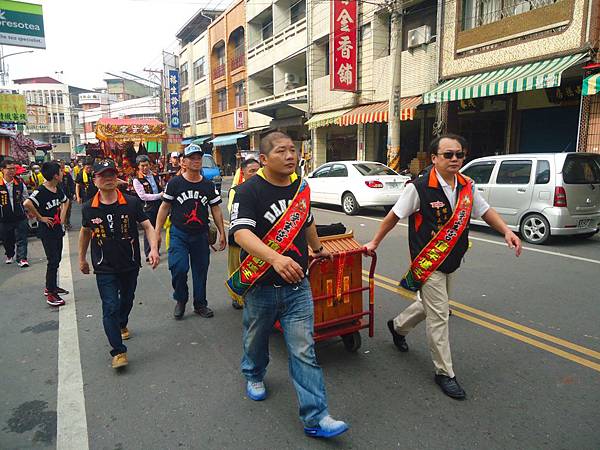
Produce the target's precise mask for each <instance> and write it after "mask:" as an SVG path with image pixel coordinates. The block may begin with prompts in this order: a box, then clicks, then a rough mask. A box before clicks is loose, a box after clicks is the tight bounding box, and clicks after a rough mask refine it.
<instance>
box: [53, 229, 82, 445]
mask: <svg viewBox="0 0 600 450" xmlns="http://www.w3.org/2000/svg"><path fill="white" fill-rule="evenodd" d="M63 244H64V246H63V253H62V260H61V263H60V286H61V287H62V288H64V289H66V290H67V291H69V292H70V293H71V294H70V295H67V296H66V305H65V306H61V307H60V311H59V322H58V323H59V325H58V395H57V397H58V398H57V408H56V409H57V435H56V449H57V450H88V449H89V443H88V429H87V418H86V414H85V397H84V395H83V375H82V372H81V358H80V354H79V336H78V333H77V315H76V313H75V292H73V275H72V272H71V255H70V247H69V233H67V234H66V236H65V238H64V242H63Z"/></svg>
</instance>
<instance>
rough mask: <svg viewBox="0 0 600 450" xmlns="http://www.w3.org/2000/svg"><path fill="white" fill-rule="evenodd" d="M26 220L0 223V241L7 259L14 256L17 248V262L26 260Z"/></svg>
mask: <svg viewBox="0 0 600 450" xmlns="http://www.w3.org/2000/svg"><path fill="white" fill-rule="evenodd" d="M28 229H29V227H28V224H27V219H23V220H17V221H15V222H0V239H2V244H3V245H4V252H5V253H6V257H7V258H12V257H13V256H15V244H16V247H17V261H21V260H24V259H27V231H28Z"/></svg>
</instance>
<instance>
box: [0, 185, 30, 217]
mask: <svg viewBox="0 0 600 450" xmlns="http://www.w3.org/2000/svg"><path fill="white" fill-rule="evenodd" d="M13 181H14V182H13V205H14V210H13V208H12V207H11V206H10V197H9V196H8V188H7V186H6V182H5V181H4V180H2V182H0V222H16V221H18V220H23V219H26V218H27V216H26V215H25V209H24V208H23V191H24V190H25V189H26V188H25V184H24V183H23V182H22V181H21V180H20V179H18V178H15V179H14V180H13Z"/></svg>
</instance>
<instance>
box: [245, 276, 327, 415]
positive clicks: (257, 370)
mask: <svg viewBox="0 0 600 450" xmlns="http://www.w3.org/2000/svg"><path fill="white" fill-rule="evenodd" d="M243 317H244V319H243V321H244V331H243V347H244V348H243V351H244V355H243V357H242V373H243V374H244V376H245V377H246V379H247V380H248V381H262V380H263V378H264V377H265V373H266V371H267V365H268V364H269V335H270V334H271V332H272V330H273V326H274V325H275V322H276V321H277V320H279V322H280V323H281V327H282V329H283V336H284V338H285V344H286V346H287V350H288V363H289V371H290V376H291V377H292V381H293V382H294V387H295V388H296V395H297V396H298V403H299V406H300V411H299V413H300V419H301V420H302V422H304V426H307V427H314V426H317V424H318V423H319V421H320V420H321V419H322V418H323V417H325V416H326V415H328V414H329V413H328V411H327V394H326V393H325V382H324V380H323V372H322V370H321V368H320V367H319V364H318V363H317V358H316V355H315V341H314V339H313V328H314V305H313V299H312V293H311V290H310V285H309V283H308V280H307V279H306V278H305V279H304V280H302V281H301V282H300V283H298V284H295V285H284V286H282V287H275V286H268V285H265V286H260V285H259V286H255V287H253V288H252V289H251V290H250V292H248V294H247V295H246V297H245V304H244V314H243Z"/></svg>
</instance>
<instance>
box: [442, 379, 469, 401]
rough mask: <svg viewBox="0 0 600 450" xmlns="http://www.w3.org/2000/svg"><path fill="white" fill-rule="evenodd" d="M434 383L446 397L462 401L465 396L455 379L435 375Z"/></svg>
mask: <svg viewBox="0 0 600 450" xmlns="http://www.w3.org/2000/svg"><path fill="white" fill-rule="evenodd" d="M435 382H436V383H437V384H438V385H439V387H440V388H442V391H443V392H444V394H446V395H447V396H448V397H452V398H454V399H456V400H464V399H465V398H466V396H467V394H466V393H465V390H464V389H463V388H461V387H460V384H458V381H456V377H454V378H450V377H449V376H446V375H436V376H435Z"/></svg>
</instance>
